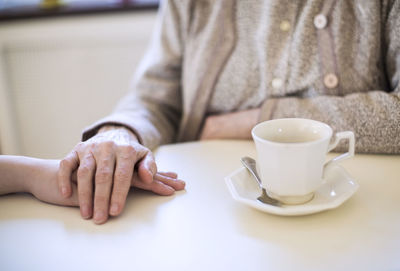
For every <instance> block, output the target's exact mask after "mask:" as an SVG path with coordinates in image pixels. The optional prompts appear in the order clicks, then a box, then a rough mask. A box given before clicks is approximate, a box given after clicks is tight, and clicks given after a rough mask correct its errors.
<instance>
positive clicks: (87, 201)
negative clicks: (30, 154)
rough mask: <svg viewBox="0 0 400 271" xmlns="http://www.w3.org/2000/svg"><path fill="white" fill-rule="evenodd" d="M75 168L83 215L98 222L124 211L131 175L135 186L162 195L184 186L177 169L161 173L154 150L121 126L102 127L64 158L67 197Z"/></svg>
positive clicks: (61, 174) (61, 177) (62, 187)
mask: <svg viewBox="0 0 400 271" xmlns="http://www.w3.org/2000/svg"><path fill="white" fill-rule="evenodd" d="M75 171H76V172H77V181H76V183H77V190H78V200H79V207H80V211H81V216H82V217H83V218H85V219H89V218H93V220H94V222H95V223H96V224H102V223H105V222H106V221H107V220H108V218H109V216H118V215H119V214H121V212H122V210H123V209H124V206H125V201H126V197H127V195H128V192H129V189H130V186H131V179H132V178H133V179H134V180H137V181H136V182H134V185H135V186H137V187H139V188H143V189H147V190H152V191H154V192H155V193H157V194H160V195H171V194H173V193H174V192H175V191H176V190H182V189H184V187H185V182H184V181H182V180H178V179H177V174H176V173H173V172H168V173H158V172H157V166H156V163H155V161H154V157H153V154H152V152H151V151H150V150H149V149H147V148H146V147H144V146H142V145H141V144H140V143H139V141H138V139H137V137H136V136H135V134H134V133H133V132H131V131H130V130H129V129H127V128H125V127H121V126H105V127H103V128H101V129H100V130H99V132H98V133H97V134H96V135H95V136H93V137H92V138H90V139H89V140H87V141H85V142H81V143H79V144H78V145H77V146H76V147H75V148H74V149H73V150H72V151H71V152H70V153H69V154H68V155H67V156H66V157H65V158H64V159H63V160H61V162H60V169H59V171H58V185H59V192H60V193H61V195H62V196H63V197H64V198H69V197H71V195H72V191H73V187H72V181H71V179H72V178H71V176H72V174H73V172H75Z"/></svg>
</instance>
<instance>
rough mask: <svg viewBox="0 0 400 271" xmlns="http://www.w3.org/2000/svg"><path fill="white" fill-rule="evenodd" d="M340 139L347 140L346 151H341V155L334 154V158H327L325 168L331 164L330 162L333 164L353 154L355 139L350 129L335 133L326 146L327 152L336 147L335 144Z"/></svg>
mask: <svg viewBox="0 0 400 271" xmlns="http://www.w3.org/2000/svg"><path fill="white" fill-rule="evenodd" d="M342 139H348V140H349V150H348V152H345V153H342V154H341V155H338V156H336V157H335V158H333V159H331V160H329V161H328V162H326V163H325V166H324V167H325V168H327V167H329V166H331V165H332V164H335V163H337V162H339V161H342V160H345V159H348V158H351V157H353V156H354V145H355V140H354V133H353V132H351V131H346V132H339V133H336V135H335V139H334V141H333V142H332V143H330V144H329V146H328V152H330V151H331V150H333V149H334V148H336V146H337V145H338V144H339V142H340V141H341V140H342Z"/></svg>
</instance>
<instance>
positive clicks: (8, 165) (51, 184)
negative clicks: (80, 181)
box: [0, 155, 78, 206]
mask: <svg viewBox="0 0 400 271" xmlns="http://www.w3.org/2000/svg"><path fill="white" fill-rule="evenodd" d="M58 168H59V161H58V160H44V159H36V158H29V157H23V156H8V155H0V195H4V194H9V193H18V192H26V193H31V194H32V195H34V196H35V197H36V198H38V199H39V200H41V201H45V202H48V203H52V204H58V205H67V206H78V197H77V193H76V185H73V195H72V196H71V197H70V198H67V199H66V198H64V197H62V196H61V194H60V193H59V189H58V183H57V172H58Z"/></svg>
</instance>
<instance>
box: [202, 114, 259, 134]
mask: <svg viewBox="0 0 400 271" xmlns="http://www.w3.org/2000/svg"><path fill="white" fill-rule="evenodd" d="M259 115H260V109H259V108H255V109H250V110H244V111H238V112H233V113H227V114H221V115H212V116H209V117H207V118H206V120H205V122H204V127H203V130H202V133H201V135H200V140H211V139H250V138H251V129H252V128H253V127H254V126H255V125H256V124H257V122H258V119H259Z"/></svg>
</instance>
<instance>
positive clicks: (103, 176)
mask: <svg viewBox="0 0 400 271" xmlns="http://www.w3.org/2000/svg"><path fill="white" fill-rule="evenodd" d="M111 176H112V171H111V170H110V169H108V168H103V169H100V170H99V171H98V172H96V184H104V183H108V182H110V179H111V178H110V177H111Z"/></svg>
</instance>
